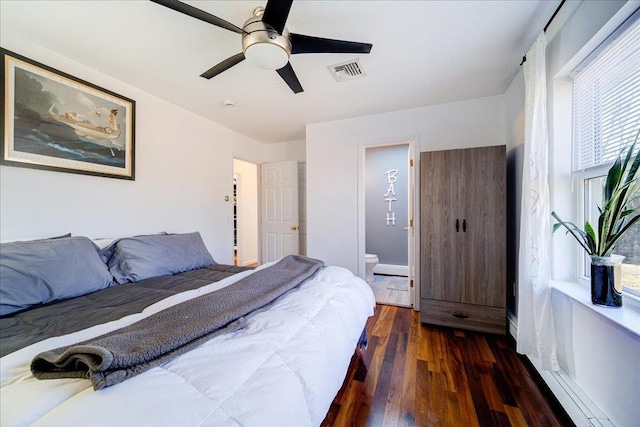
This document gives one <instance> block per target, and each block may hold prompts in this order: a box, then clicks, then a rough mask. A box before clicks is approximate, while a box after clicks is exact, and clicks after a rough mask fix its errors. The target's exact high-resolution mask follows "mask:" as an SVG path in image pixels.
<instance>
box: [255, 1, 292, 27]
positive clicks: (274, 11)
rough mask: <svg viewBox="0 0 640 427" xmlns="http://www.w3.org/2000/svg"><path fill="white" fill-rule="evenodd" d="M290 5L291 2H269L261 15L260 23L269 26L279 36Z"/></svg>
mask: <svg viewBox="0 0 640 427" xmlns="http://www.w3.org/2000/svg"><path fill="white" fill-rule="evenodd" d="M291 3H293V0H269V1H268V2H267V6H266V7H265V8H264V13H263V14H262V22H264V23H265V24H269V25H270V26H271V27H272V28H273V29H274V30H276V31H277V32H278V33H279V34H282V30H283V29H284V24H285V23H286V22H287V17H288V16H289V10H290V9H291Z"/></svg>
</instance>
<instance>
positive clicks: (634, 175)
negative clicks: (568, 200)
mask: <svg viewBox="0 0 640 427" xmlns="http://www.w3.org/2000/svg"><path fill="white" fill-rule="evenodd" d="M639 135H640V132H638V133H637V134H636V137H635V141H634V142H633V144H631V146H630V147H629V148H628V149H627V150H626V153H625V150H622V152H621V153H620V156H619V157H618V158H617V160H616V161H615V162H614V164H613V166H611V168H610V169H609V172H608V173H607V178H606V180H605V184H604V207H603V208H600V206H598V211H599V212H600V216H599V217H598V226H597V228H594V227H593V226H592V225H591V224H589V221H586V222H585V224H584V230H581V229H580V228H578V227H577V226H576V225H575V224H573V223H571V222H566V221H563V220H561V219H560V217H559V216H558V214H556V213H555V212H551V215H552V216H553V217H554V218H555V219H557V220H558V222H557V223H556V224H554V225H553V231H554V232H555V231H556V230H557V229H558V228H560V227H564V228H566V229H567V232H568V233H571V235H572V236H573V237H574V238H575V239H576V240H577V241H578V243H579V244H580V246H582V247H583V248H584V250H585V251H587V253H588V254H589V255H590V256H598V257H608V256H611V252H612V251H613V249H614V247H615V244H616V242H617V241H618V239H620V237H622V235H623V234H625V233H626V232H627V231H628V230H629V229H630V228H631V227H632V226H633V225H634V224H635V223H636V222H638V221H639V220H640V214H637V215H635V216H634V214H635V213H636V211H637V210H638V208H637V207H634V206H632V203H630V202H631V201H632V200H633V199H634V198H636V197H639V196H640V191H639V190H640V179H639V172H638V169H639V167H640V150H639V151H638V152H637V153H636V155H635V156H634V155H633V152H634V151H635V146H636V143H637V142H638V136H639Z"/></svg>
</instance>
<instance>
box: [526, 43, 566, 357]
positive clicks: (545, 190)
mask: <svg viewBox="0 0 640 427" xmlns="http://www.w3.org/2000/svg"><path fill="white" fill-rule="evenodd" d="M546 50H547V39H546V37H545V34H544V32H542V33H541V34H540V35H539V36H538V38H537V39H536V41H535V43H534V44H533V46H531V49H529V52H527V60H526V61H525V63H524V79H525V110H524V111H525V127H524V161H523V171H522V204H521V221H520V251H519V259H518V290H519V292H518V334H517V335H518V336H517V351H518V353H521V354H526V355H529V356H534V357H536V358H538V359H539V360H540V361H541V362H542V366H543V368H544V369H547V370H557V369H558V360H557V357H556V334H555V328H554V326H553V315H552V310H551V288H550V283H549V282H550V267H551V266H550V264H551V256H550V245H551V216H550V214H551V210H550V208H549V184H548V180H547V176H548V169H549V131H548V125H547V79H546V72H547V70H546V61H545V56H546Z"/></svg>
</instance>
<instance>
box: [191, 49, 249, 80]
mask: <svg viewBox="0 0 640 427" xmlns="http://www.w3.org/2000/svg"><path fill="white" fill-rule="evenodd" d="M243 60H244V53H242V52H240V53H238V54H237V55H233V56H231V57H229V58H227V59H225V60H224V61H222V62H221V63H219V64H218V65H215V66H213V67H211V68H209V69H208V70H207V71H205V72H204V73H202V74H200V77H204V78H205V79H207V80H208V79H210V78H211V77H215V76H217V75H218V74H220V73H221V72H223V71H226V70H228V69H229V68H231V67H233V66H234V65H236V64H238V63H239V62H242V61H243Z"/></svg>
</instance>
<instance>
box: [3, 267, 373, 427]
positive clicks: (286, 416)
mask: <svg viewBox="0 0 640 427" xmlns="http://www.w3.org/2000/svg"><path fill="white" fill-rule="evenodd" d="M263 267H266V266H263ZM248 274H251V272H244V273H240V274H237V275H235V276H233V277H230V278H227V279H225V280H222V281H220V282H216V283H213V284H211V285H208V286H205V287H204V288H200V289H198V290H194V291H187V292H184V293H181V294H178V295H174V296H172V297H170V298H167V299H165V300H163V301H160V302H158V303H156V304H154V305H152V306H150V307H148V308H147V309H146V310H144V312H142V313H139V314H135V315H131V316H126V317H124V318H122V319H120V320H117V321H114V322H109V323H106V324H103V325H98V326H95V327H92V328H88V329H85V330H83V331H79V332H76V333H73V334H69V335H65V336H61V337H56V338H51V339H48V340H45V341H42V342H39V343H36V344H33V345H31V346H29V347H26V348H24V349H22V350H19V351H17V352H15V353H12V354H9V355H7V356H5V357H3V358H2V359H0V371H1V374H0V382H1V388H0V408H1V412H0V423H1V424H2V425H3V426H5V425H6V426H16V425H31V424H33V425H43V426H74V425H75V426H143V425H147V426H201V425H209V426H239V425H240V426H295V427H302V426H309V425H311V426H315V425H319V424H320V423H321V422H322V420H323V419H324V417H325V416H326V413H327V411H328V410H329V406H330V404H331V402H332V400H333V398H334V397H335V395H336V393H337V392H338V390H339V389H340V387H341V385H342V382H343V381H344V377H345V374H346V372H347V368H348V366H349V361H350V359H351V356H352V355H353V351H354V349H355V347H356V344H357V341H358V338H359V337H360V334H361V332H362V330H363V328H364V325H365V322H366V319H367V317H368V316H370V315H372V314H373V307H374V305H375V300H374V296H373V293H372V292H371V289H370V288H369V286H368V285H367V283H366V282H364V281H363V280H362V279H360V278H357V277H354V276H353V274H352V273H351V272H350V271H348V270H346V269H343V268H340V267H326V268H324V269H322V270H320V271H319V272H318V274H317V275H316V276H315V277H314V278H313V279H311V280H309V281H307V282H306V283H304V284H303V285H302V286H300V287H298V288H296V289H293V290H292V291H290V292H288V293H287V294H285V295H283V296H282V297H280V298H279V299H278V300H276V301H275V302H273V303H272V304H271V305H269V307H268V310H264V311H260V312H258V313H254V314H252V315H251V316H249V322H248V325H247V326H246V327H245V328H244V329H242V330H239V331H236V332H234V333H230V334H225V335H221V336H219V337H216V338H213V339H212V340H210V341H209V342H207V343H205V344H203V345H202V346H200V347H198V348H197V349H195V350H192V351H190V352H188V353H186V354H184V355H182V356H180V357H178V358H176V359H174V360H172V361H171V362H169V363H167V364H165V365H164V366H161V367H157V368H153V369H151V370H149V371H147V372H145V373H143V374H141V375H139V376H137V377H134V378H132V379H129V380H127V381H124V382H123V383H120V384H117V385H114V386H112V387H108V388H106V389H103V390H99V391H94V390H93V388H92V387H91V384H90V381H89V380H80V379H62V380H37V379H36V378H34V377H33V376H32V375H31V372H30V370H29V364H30V362H31V359H32V358H33V356H35V355H36V354H38V353H39V352H41V351H45V350H49V349H52V348H57V347H60V346H64V345H69V344H73V343H76V342H79V341H81V340H86V339H88V338H91V337H94V336H98V335H101V334H103V333H106V332H108V331H111V330H114V329H117V328H120V327H123V326H126V325H129V324H131V323H133V322H135V321H137V320H140V319H141V318H143V317H147V316H149V315H151V314H153V313H156V312H158V311H160V310H162V309H164V308H166V307H169V306H171V305H174V304H176V303H179V302H182V301H185V300H187V299H190V298H193V297H195V296H197V295H201V294H203V293H206V292H211V291H213V290H215V289H219V288H221V287H224V286H228V285H229V284H230V283H232V282H234V281H236V280H238V279H239V278H241V277H244V276H247V275H248ZM124 286H135V285H124ZM68 315H71V316H72V315H73V313H68Z"/></svg>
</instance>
